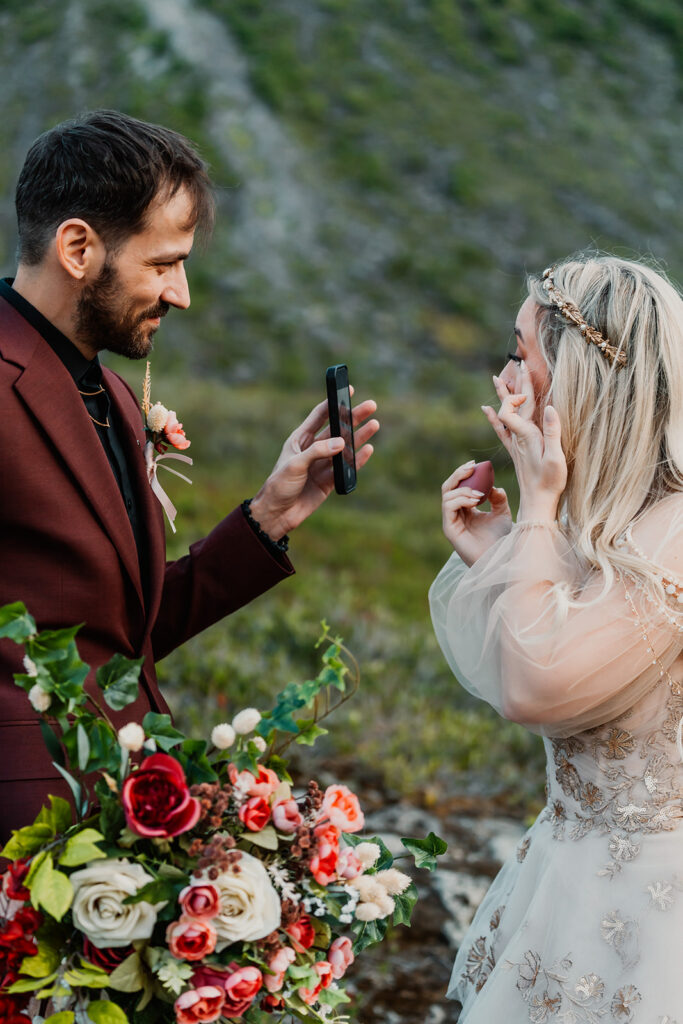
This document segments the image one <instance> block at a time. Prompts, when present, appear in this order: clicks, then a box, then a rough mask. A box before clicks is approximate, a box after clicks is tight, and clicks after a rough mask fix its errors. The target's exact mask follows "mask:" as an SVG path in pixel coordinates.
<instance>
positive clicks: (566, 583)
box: [429, 496, 683, 736]
mask: <svg viewBox="0 0 683 1024" xmlns="http://www.w3.org/2000/svg"><path fill="white" fill-rule="evenodd" d="M633 534H634V539H635V540H636V541H637V546H638V549H639V550H640V551H641V552H643V553H644V554H645V555H646V556H647V557H648V559H652V561H653V563H656V564H657V566H659V567H660V568H661V573H662V574H664V575H667V574H668V576H669V577H670V578H671V577H674V578H675V577H677V576H678V575H679V574H680V567H681V566H682V565H683V503H682V502H681V500H680V496H676V500H675V501H674V500H673V499H667V500H666V501H664V502H661V503H660V505H658V506H656V508H655V509H653V510H652V511H651V512H650V513H648V514H647V516H646V517H644V518H643V519H642V520H641V521H640V522H639V524H638V526H637V527H636V528H635V529H634V531H633ZM581 577H582V574H581V570H580V566H579V564H578V562H577V559H576V557H575V556H574V554H573V553H572V550H571V548H570V546H569V544H568V542H567V540H566V538H565V537H564V536H563V534H562V533H561V532H560V531H559V530H557V529H553V528H552V527H548V526H533V525H525V524H523V523H522V524H518V525H516V526H514V527H513V529H512V531H511V532H510V533H509V534H508V535H507V536H506V537H503V538H501V539H500V540H499V541H498V542H497V543H496V544H494V545H493V546H492V547H491V548H490V549H489V551H488V552H486V554H485V555H483V556H482V557H481V558H480V559H479V560H478V561H477V562H476V563H475V564H474V565H473V566H471V567H469V568H468V567H467V566H466V565H465V564H464V563H463V562H462V561H461V560H460V559H459V557H458V556H457V555H453V556H452V557H451V558H450V560H449V561H448V562H447V563H446V565H445V566H444V567H443V569H442V570H441V572H440V573H439V575H438V576H437V578H436V580H435V581H434V583H433V584H432V587H431V590H430V594H429V598H430V606H431V612H432V620H433V623H434V629H435V631H436V635H437V638H438V640H439V643H440V645H441V648H442V650H443V652H444V654H445V656H446V659H447V661H448V663H449V665H450V667H451V669H452V671H453V672H454V674H455V675H456V677H457V679H458V681H459V682H460V683H461V684H462V685H463V686H464V687H465V688H466V689H467V690H469V691H470V692H471V693H473V694H475V695H476V696H478V697H481V698H482V699H483V700H485V701H487V702H488V703H489V704H491V705H492V706H493V707H494V708H495V709H496V710H497V711H498V712H500V714H501V715H503V716H504V717H505V718H509V719H511V720H513V721H517V722H521V723H523V724H524V725H526V726H527V727H528V728H530V729H532V730H533V731H534V732H539V733H542V734H544V735H548V736H567V735H570V734H572V733H576V732H580V731H582V730H584V729H588V728H592V727H593V726H596V725H601V724H603V723H604V722H607V721H609V720H611V719H612V718H614V717H616V716H617V715H619V714H622V713H623V712H624V711H626V710H628V709H629V708H630V707H631V706H632V705H633V704H634V703H635V702H636V701H637V700H638V699H639V698H640V697H641V696H643V695H644V694H645V693H646V692H647V691H648V689H649V688H650V687H652V686H653V685H654V684H655V683H656V682H657V680H658V678H659V677H660V675H661V673H662V671H667V670H668V669H669V668H670V667H671V666H672V664H673V662H674V661H675V659H676V658H677V656H678V654H679V653H680V651H681V649H682V648H683V633H682V632H681V628H682V627H683V604H681V603H679V602H677V601H676V596H675V594H674V595H673V596H670V597H668V598H667V599H666V601H665V602H657V601H654V600H652V599H651V598H650V597H648V596H647V594H646V593H645V591H644V588H643V587H638V586H636V584H635V583H634V582H629V580H628V578H624V579H620V578H616V579H615V581H614V583H613V585H612V586H611V587H610V589H609V590H608V591H607V593H606V594H602V596H600V594H601V592H602V590H603V582H604V581H603V579H602V576H598V574H593V575H592V577H590V578H589V580H588V581H587V582H586V583H585V584H584V585H583V586H581ZM626 587H628V592H629V594H630V596H631V600H632V601H633V606H634V607H635V614H634V607H632V606H631V604H630V602H629V600H628V597H627V592H626ZM644 634H646V636H647V639H644ZM651 647H652V648H653V649H654V655H655V656H654V657H653V652H652V650H651V649H650V648H651Z"/></svg>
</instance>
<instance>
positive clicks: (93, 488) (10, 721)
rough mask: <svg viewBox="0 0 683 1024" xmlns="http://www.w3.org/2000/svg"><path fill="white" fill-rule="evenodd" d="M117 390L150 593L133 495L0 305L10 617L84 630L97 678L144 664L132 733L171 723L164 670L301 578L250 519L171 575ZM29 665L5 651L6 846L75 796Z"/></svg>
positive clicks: (239, 517) (0, 426)
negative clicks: (154, 715) (159, 716)
mask: <svg viewBox="0 0 683 1024" xmlns="http://www.w3.org/2000/svg"><path fill="white" fill-rule="evenodd" d="M104 385H105V387H106V389H107V391H108V393H109V396H110V400H111V403H112V406H113V409H114V411H115V414H116V416H117V418H118V421H119V423H120V424H121V428H120V433H121V443H122V445H123V448H124V451H125V454H126V458H127V461H128V465H129V467H130V472H131V477H132V479H133V481H134V485H135V486H136V489H137V495H138V504H139V510H140V520H141V522H142V524H143V525H142V529H143V535H144V537H145V542H146V544H147V561H148V566H149V569H148V571H149V579H148V580H147V581H146V582H147V586H146V587H143V581H142V580H141V577H140V565H139V560H138V555H137V549H136V546H135V540H134V537H133V532H132V529H131V526H130V523H129V520H128V516H127V514H126V511H125V508H124V505H123V499H122V497H121V492H120V490H119V487H118V485H117V483H116V480H115V478H114V475H113V473H112V470H111V467H110V465H109V462H108V461H107V457H106V455H105V452H104V449H103V447H102V444H101V442H100V440H99V438H98V436H97V434H96V431H95V429H94V427H93V424H92V422H91V420H90V418H89V416H88V414H87V412H86V409H85V406H84V404H83V400H82V398H81V396H80V395H79V394H78V390H77V388H76V386H75V384H74V381H73V379H72V377H71V376H70V374H69V372H68V371H67V370H66V368H65V367H64V365H63V364H62V362H61V360H60V359H59V357H58V356H57V355H56V354H55V353H54V352H53V350H52V349H51V348H50V346H49V345H48V344H47V342H46V341H45V340H44V339H43V338H42V336H41V335H40V334H39V333H38V332H37V331H35V330H34V329H33V328H32V327H31V326H30V325H29V324H28V323H27V322H26V321H25V320H24V318H23V317H22V316H21V315H20V314H19V313H18V312H17V311H16V310H15V309H14V308H13V307H12V306H11V305H10V304H9V303H7V302H6V301H5V300H3V299H2V298H0V434H1V436H0V605H3V604H6V603H8V602H10V601H23V602H24V603H25V604H26V606H27V608H28V610H29V612H30V613H31V614H32V615H33V616H34V617H35V619H36V621H37V623H38V627H39V629H46V628H49V629H59V628H62V627H66V626H73V625H75V624H76V623H79V622H82V623H84V626H83V628H82V629H81V631H80V633H79V634H78V636H77V643H78V646H79V651H80V654H81V657H82V658H83V660H84V661H86V662H87V663H88V664H89V665H90V666H91V667H92V669H93V670H94V669H96V668H97V667H98V666H100V665H102V664H104V663H105V662H106V661H108V660H109V658H110V657H111V656H112V655H113V654H114V653H116V652H117V651H118V652H120V653H122V654H124V655H126V657H128V658H139V657H141V656H144V658H145V661H144V665H143V669H142V676H141V686H140V696H139V698H138V700H137V701H136V703H135V704H133V705H129V706H128V707H127V708H124V710H123V711H121V712H119V713H118V714H116V713H112V717H113V718H114V720H115V722H116V724H118V725H122V724H124V723H125V722H129V721H132V720H137V721H140V720H141V719H142V717H143V716H144V714H145V713H146V712H147V711H148V710H150V709H152V710H156V711H167V710H168V708H167V705H166V703H165V701H164V698H163V697H162V695H161V693H160V692H159V688H158V686H157V681H156V675H155V670H154V662H155V660H156V659H158V658H163V657H164V655H166V654H168V653H169V652H170V651H171V650H173V649H174V648H175V647H177V646H178V645H179V644H181V643H183V642H184V641H185V640H187V639H188V638H189V637H191V636H194V635H195V634H196V633H198V632H200V631H201V630H202V629H205V628H206V627H207V626H209V625H211V623H213V622H216V621H217V620H218V619H220V618H222V617H223V616H224V615H226V614H228V613H229V612H231V611H234V610H235V609H236V608H239V607H241V606H242V605H244V604H246V603H247V602H248V601H250V600H251V599H252V598H254V597H256V596H257V595H258V594H261V593H263V591H265V590H267V589H268V588H269V587H271V586H273V585H274V584H275V583H277V582H278V581H279V580H280V579H282V578H283V577H284V576H287V575H290V574H291V573H292V572H293V569H292V567H291V565H290V564H289V563H288V562H287V560H286V559H285V560H284V561H285V564H284V565H281V564H280V563H279V562H278V561H277V560H276V559H275V558H274V557H273V556H272V555H271V554H270V552H269V551H268V550H267V549H266V547H264V545H263V544H262V543H261V542H260V541H259V540H258V538H257V537H256V535H255V534H254V532H253V531H252V530H251V528H250V527H249V525H248V523H247V522H246V520H245V519H244V515H243V514H242V511H241V509H239V508H238V509H236V510H235V511H233V512H232V513H231V514H230V515H229V516H227V518H226V519H224V520H223V521H222V522H221V523H219V525H218V526H217V527H216V528H215V529H214V530H213V531H212V532H211V533H210V534H209V535H208V536H207V537H205V538H204V539H203V540H200V541H198V542H197V543H196V544H193V545H192V546H191V547H190V550H189V554H187V555H186V556H185V557H183V558H180V559H179V560H178V561H176V562H166V561H165V532H164V521H163V512H162V508H161V505H160V504H159V502H158V501H157V499H156V497H155V496H154V494H153V493H152V490H151V487H150V485H149V482H148V480H147V477H146V472H145V462H144V454H143V452H144V445H145V432H144V426H143V421H142V416H141V412H140V408H139V405H138V401H137V399H136V398H135V396H134V394H133V392H132V391H131V389H130V388H129V387H128V385H127V384H126V383H125V381H123V380H122V379H121V378H120V377H119V376H118V375H117V374H115V373H112V372H111V371H110V370H106V369H105V370H104ZM145 593H147V594H148V603H147V604H146V603H145V596H144V595H145ZM21 656H22V651H21V648H20V647H18V646H17V645H16V644H14V643H13V642H11V641H8V640H0V701H1V703H0V840H1V841H2V842H4V841H5V839H6V838H7V836H8V835H9V832H10V830H11V829H12V828H18V827H20V826H21V825H24V824H28V823H30V822H32V821H33V820H34V817H35V815H36V814H37V813H38V810H39V809H40V806H41V803H42V802H43V800H44V799H45V798H46V796H47V794H48V793H57V792H59V793H61V794H63V795H66V793H65V784H64V783H63V781H62V780H61V778H60V777H59V775H58V773H57V771H56V770H55V768H54V767H53V766H52V764H51V759H50V757H49V755H48V753H47V750H46V749H45V746H44V743H43V740H42V737H41V733H40V729H39V724H38V723H39V718H38V716H37V715H36V714H35V712H33V710H32V708H31V706H30V704H29V702H28V699H27V696H26V694H25V693H24V691H22V690H20V689H19V688H18V687H17V686H16V684H15V683H14V681H13V679H12V673H13V672H17V671H23V669H22V668H21ZM93 675H94V672H93V673H91V677H92V676H93ZM86 685H88V686H90V685H93V682H92V678H89V680H88V682H87V684H86Z"/></svg>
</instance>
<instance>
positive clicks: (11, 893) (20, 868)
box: [2, 857, 31, 900]
mask: <svg viewBox="0 0 683 1024" xmlns="http://www.w3.org/2000/svg"><path fill="white" fill-rule="evenodd" d="M29 868H30V864H29V862H28V861H27V860H23V859H22V858H21V857H20V858H19V860H15V861H13V862H12V863H11V864H9V865H8V867H7V868H6V870H5V872H4V874H3V876H2V891H3V893H4V894H5V896H7V897H8V898H9V899H11V900H28V899H30V898H31V893H30V892H29V891H28V889H27V888H26V887H25V886H23V885H22V884H21V883H22V882H23V881H24V879H25V878H26V876H27V874H28V872H29Z"/></svg>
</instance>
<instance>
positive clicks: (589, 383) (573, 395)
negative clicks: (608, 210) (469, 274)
mask: <svg viewBox="0 0 683 1024" xmlns="http://www.w3.org/2000/svg"><path fill="white" fill-rule="evenodd" d="M553 278H554V281H555V284H556V285H557V288H558V289H559V290H560V291H561V292H562V293H563V294H564V295H565V296H566V297H567V298H568V299H570V300H571V301H572V302H573V303H575V304H576V305H577V306H578V308H579V310H580V311H581V314H582V315H583V317H584V318H585V320H586V321H587V323H588V324H590V325H591V326H592V327H595V328H596V329H597V330H598V331H600V333H601V334H602V335H603V337H604V338H607V339H609V341H610V343H611V344H612V345H614V346H616V347H617V348H621V349H623V351H624V352H625V354H626V365H625V366H623V367H619V366H618V365H616V364H614V363H611V362H610V361H609V360H608V359H607V358H606V357H605V355H604V354H603V353H602V352H601V351H600V349H599V348H598V347H597V346H596V345H593V344H588V343H587V341H586V339H585V338H584V336H583V334H582V333H581V331H580V330H579V328H578V327H576V326H574V325H572V324H571V323H569V322H568V321H567V320H566V319H565V318H564V317H563V316H562V314H561V313H560V312H559V310H558V309H557V307H556V306H554V305H553V304H552V303H551V302H550V300H549V297H548V295H547V293H546V291H545V290H544V289H543V286H542V280H541V278H537V277H530V278H529V280H528V288H529V295H530V296H531V298H532V299H533V300H534V302H535V303H536V304H537V306H538V313H537V339H538V343H539V347H540V349H541V352H542V354H543V356H544V358H545V360H546V363H547V365H548V368H549V372H550V376H551V384H550V388H549V391H548V394H547V396H546V402H547V403H548V404H552V405H553V406H554V407H555V409H556V410H557V412H558V415H559V417H560V422H561V426H562V447H563V449H564V452H565V456H566V458H567V466H568V478H567V486H566V488H565V491H564V494H563V497H562V501H561V508H562V526H563V530H564V531H565V532H566V534H567V536H568V539H569V540H570V541H571V543H572V544H573V546H574V548H575V551H576V553H577V555H578V556H579V557H580V559H581V560H582V561H583V562H584V564H585V565H586V567H587V568H592V569H600V570H602V572H603V574H604V583H605V587H606V588H607V587H609V586H610V585H611V583H612V581H613V579H614V572H615V570H616V571H620V570H625V571H627V572H630V573H631V574H635V576H636V577H637V578H638V579H639V580H641V581H642V582H643V583H644V584H645V585H646V588H647V589H648V591H650V592H651V593H652V594H653V596H656V597H657V598H659V599H663V598H664V594H663V590H662V587H661V584H660V583H659V581H658V579H657V576H656V573H655V572H654V571H653V569H652V566H651V565H650V564H649V563H647V562H645V561H644V560H643V559H642V558H639V557H636V556H635V555H634V554H633V553H632V552H629V550H628V549H625V548H623V547H615V541H617V540H618V539H619V538H620V537H621V536H622V534H623V533H624V531H625V530H626V529H627V528H628V527H629V526H631V525H632V524H633V523H634V522H635V520H636V519H637V518H638V517H639V516H640V515H642V514H643V513H645V512H646V511H647V510H648V509H649V508H651V507H652V506H653V505H655V504H656V503H657V502H658V501H660V500H661V499H662V498H664V497H666V496H667V495H670V494H673V493H675V492H681V491H683V299H682V298H681V296H680V295H679V293H678V292H677V291H676V289H675V288H674V287H673V286H672V285H671V284H670V283H669V282H668V281H667V280H666V279H665V278H664V277H663V276H662V275H661V274H660V273H657V272H656V271H655V270H653V269H652V268H651V267H649V266H647V265H646V264H644V263H637V262H634V261H631V260H624V259H619V258H617V257H616V256H610V255H604V254H597V253H589V254H581V255H578V256H572V257H570V258H569V259H567V260H566V261H564V262H563V263H559V264H557V265H556V267H555V269H554V271H553Z"/></svg>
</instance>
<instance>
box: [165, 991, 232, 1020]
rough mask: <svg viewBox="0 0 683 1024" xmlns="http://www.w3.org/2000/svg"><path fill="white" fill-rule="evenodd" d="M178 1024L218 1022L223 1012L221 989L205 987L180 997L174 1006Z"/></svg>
mask: <svg viewBox="0 0 683 1024" xmlns="http://www.w3.org/2000/svg"><path fill="white" fill-rule="evenodd" d="M173 1009H174V1010H175V1016H176V1020H177V1021H178V1024H199V1021H204V1022H206V1021H212V1020H218V1018H219V1017H220V1015H221V1013H222V1011H223V993H222V992H221V990H220V989H219V988H215V987H213V986H212V985H205V986H203V987H202V988H195V989H190V991H189V992H183V994H182V995H180V996H178V998H177V999H176V1001H175V1003H174V1004H173Z"/></svg>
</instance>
